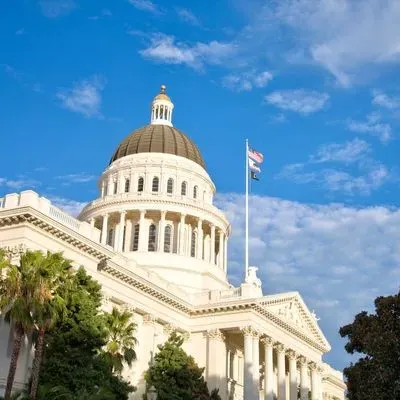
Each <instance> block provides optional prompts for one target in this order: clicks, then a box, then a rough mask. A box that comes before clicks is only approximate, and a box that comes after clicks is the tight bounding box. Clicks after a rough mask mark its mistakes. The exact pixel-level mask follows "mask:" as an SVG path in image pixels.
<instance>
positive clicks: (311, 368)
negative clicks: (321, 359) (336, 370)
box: [308, 361, 318, 371]
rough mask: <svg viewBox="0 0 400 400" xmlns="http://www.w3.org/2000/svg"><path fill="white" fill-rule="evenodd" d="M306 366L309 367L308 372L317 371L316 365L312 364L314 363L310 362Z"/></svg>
mask: <svg viewBox="0 0 400 400" xmlns="http://www.w3.org/2000/svg"><path fill="white" fill-rule="evenodd" d="M308 366H309V367H310V370H311V371H317V369H318V365H317V363H316V362H314V361H311V362H310V363H309V364H308Z"/></svg>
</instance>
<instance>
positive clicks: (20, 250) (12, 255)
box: [0, 243, 28, 264]
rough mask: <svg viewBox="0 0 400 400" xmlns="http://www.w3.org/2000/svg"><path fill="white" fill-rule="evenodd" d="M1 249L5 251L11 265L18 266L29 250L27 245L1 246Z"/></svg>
mask: <svg viewBox="0 0 400 400" xmlns="http://www.w3.org/2000/svg"><path fill="white" fill-rule="evenodd" d="M0 249H2V250H4V251H5V255H6V257H7V258H8V260H9V261H10V262H11V264H18V263H19V261H20V259H21V256H22V254H24V253H26V251H27V250H28V248H27V246H26V244H24V243H18V244H14V245H11V246H1V247H0Z"/></svg>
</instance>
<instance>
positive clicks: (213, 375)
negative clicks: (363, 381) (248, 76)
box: [0, 89, 345, 400]
mask: <svg viewBox="0 0 400 400" xmlns="http://www.w3.org/2000/svg"><path fill="white" fill-rule="evenodd" d="M164 92H165V89H164ZM164 92H163V93H164ZM160 104H162V105H163V106H164V108H163V109H164V110H165V112H164V114H162V116H163V117H164V116H165V118H166V121H164V123H165V124H171V125H172V122H171V121H172V119H171V117H172V109H173V105H172V103H170V101H169V99H168V98H167V97H166V96H161V98H158V99H157V97H156V99H155V101H154V102H153V104H152V123H156V124H160V123H163V121H162V120H160V118H159V117H160V114H159V112H160V111H157V114H156V108H155V106H158V105H160ZM171 182H172V183H171ZM184 186H185V190H183V187H184ZM214 193H215V186H214V184H213V182H212V181H211V179H210V177H209V175H208V174H207V172H206V171H205V169H203V168H202V167H201V166H200V165H199V164H197V163H195V162H193V161H191V160H189V159H187V158H184V157H179V156H176V155H172V154H164V153H139V154H132V155H128V156H126V157H122V158H120V159H118V160H116V161H114V162H113V163H112V164H111V165H109V166H108V167H107V169H106V170H105V171H104V173H103V174H102V176H101V178H100V180H99V198H98V199H96V200H94V201H93V202H91V203H89V204H88V205H87V206H86V207H85V208H84V209H83V210H82V212H81V214H80V215H79V218H78V219H76V218H73V217H72V216H70V215H68V214H66V213H64V212H63V211H61V210H59V209H58V208H57V207H55V206H54V205H52V204H51V203H50V201H49V200H47V199H45V198H43V197H40V196H39V195H38V194H37V193H35V192H33V191H24V192H21V193H19V194H15V193H13V194H9V195H6V196H5V197H4V198H2V199H0V247H3V248H8V249H9V250H10V251H12V252H13V255H14V257H18V255H19V252H21V251H24V250H26V249H39V250H43V251H46V250H50V251H62V252H63V253H64V255H65V257H67V258H69V259H71V260H73V261H74V263H75V265H76V266H80V265H83V266H84V267H85V268H86V270H87V271H88V273H90V274H91V275H92V276H93V278H94V279H96V280H97V281H99V282H100V283H101V285H102V287H103V291H104V307H105V308H106V309H107V308H111V307H112V306H113V305H117V306H120V307H128V308H129V309H130V310H131V311H132V312H133V314H134V319H135V322H136V323H137V326H138V329H137V339H138V347H137V355H138V359H137V361H136V362H135V363H134V365H133V367H132V368H131V369H128V368H127V369H126V370H125V371H124V374H125V377H126V378H127V379H129V380H130V381H131V382H132V384H134V385H136V386H137V387H138V391H137V392H136V393H135V394H133V395H132V398H133V399H141V398H142V394H143V391H144V380H143V374H144V371H145V370H146V369H147V368H148V365H149V361H150V359H151V355H152V354H153V353H154V352H155V351H156V350H157V345H158V344H160V343H163V342H164V341H165V340H166V339H167V338H168V335H169V334H170V333H171V332H172V330H178V331H179V332H181V333H182V334H183V335H184V337H185V343H184V349H185V350H186V351H187V352H188V353H190V354H191V355H193V356H194V358H195V359H196V361H197V363H198V364H199V365H200V366H201V367H205V378H206V380H207V382H208V384H209V387H210V389H212V388H214V387H216V388H218V389H219V392H220V395H221V397H222V399H223V400H230V399H245V400H255V399H257V400H258V399H265V400H273V399H278V400H295V399H297V394H298V391H299V392H300V393H301V399H308V394H309V391H311V398H312V399H313V400H322V399H335V398H336V399H340V400H343V399H344V391H345V385H344V383H343V378H342V374H341V373H340V372H338V371H335V370H333V369H332V368H331V367H330V366H329V365H327V364H325V363H324V362H323V361H322V356H323V354H324V353H326V352H327V351H329V350H330V345H329V343H328V342H327V340H326V339H325V337H324V335H323V333H322V332H321V330H320V329H319V327H318V324H317V321H316V319H315V317H314V316H313V315H312V314H311V313H310V311H309V310H308V308H307V307H306V305H305V304H304V302H303V300H302V298H301V296H300V295H299V293H297V292H291V293H282V294H273V295H266V296H263V294H262V289H261V284H260V281H259V279H258V278H257V276H256V268H251V269H250V273H249V276H248V278H247V279H246V281H245V282H244V283H243V284H242V285H241V286H239V287H233V286H231V285H230V284H229V282H228V280H227V269H228V260H227V248H228V239H229V234H230V225H229V222H228V221H227V219H226V217H225V216H224V214H223V213H222V212H221V211H220V210H218V209H217V208H216V207H215V206H214V205H213V196H214ZM11 338H12V334H11V333H10V329H9V327H8V326H7V325H6V324H5V323H4V321H0V394H1V392H2V390H3V389H4V385H5V380H6V376H7V372H8V363H9V357H10V341H11V340H12V339H11ZM31 357H32V349H31V346H30V344H29V343H25V345H24V348H23V351H22V352H21V356H20V363H19V368H18V371H17V377H16V387H21V386H22V385H23V383H24V382H25V381H26V379H27V376H28V374H29V369H30V361H31Z"/></svg>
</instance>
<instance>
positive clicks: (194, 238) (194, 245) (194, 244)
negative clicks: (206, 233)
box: [190, 231, 197, 257]
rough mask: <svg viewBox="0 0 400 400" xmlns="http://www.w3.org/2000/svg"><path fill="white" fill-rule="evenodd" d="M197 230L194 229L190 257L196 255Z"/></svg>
mask: <svg viewBox="0 0 400 400" xmlns="http://www.w3.org/2000/svg"><path fill="white" fill-rule="evenodd" d="M196 238H197V235H196V232H195V231H192V240H191V242H190V257H196Z"/></svg>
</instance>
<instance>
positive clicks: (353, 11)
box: [244, 0, 400, 87]
mask: <svg viewBox="0 0 400 400" xmlns="http://www.w3.org/2000/svg"><path fill="white" fill-rule="evenodd" d="M261 3H262V6H260V7H258V8H257V7H254V4H253V3H251V4H252V9H250V6H249V5H247V6H244V7H245V8H246V9H247V10H246V11H247V12H248V13H249V14H250V15H251V17H250V21H249V24H248V27H247V29H246V31H245V33H246V35H247V36H250V39H252V40H253V41H255V39H257V42H258V43H260V46H265V45H266V43H268V47H269V48H270V49H271V48H272V49H273V50H275V51H274V54H276V52H278V51H279V52H280V53H282V54H284V56H285V55H286V56H289V55H293V54H295V55H297V56H296V57H292V61H293V60H294V62H295V61H296V59H297V60H300V62H304V61H306V62H310V61H311V62H313V63H315V64H318V65H320V66H322V67H323V68H325V69H326V70H327V71H329V72H330V73H331V74H332V75H333V76H334V77H335V78H336V80H337V81H338V82H339V83H340V84H341V85H342V86H345V87H347V86H350V85H351V84H352V83H353V82H354V81H356V80H357V79H362V78H360V76H361V75H362V74H361V73H362V72H363V71H364V70H369V69H371V68H375V67H379V66H381V65H385V64H388V63H398V62H399V61H400V46H399V43H398V37H399V35H400V25H399V23H398V21H399V19H400V3H399V1H398V0H387V1H385V2H384V4H383V3H382V0H364V1H353V0H320V1H315V0H280V1H277V2H270V1H266V0H264V1H262V2H261ZM274 45H275V47H273V46H274ZM273 50H272V51H273ZM257 51H258V52H259V51H260V50H259V49H257ZM299 55H300V57H299Z"/></svg>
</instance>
